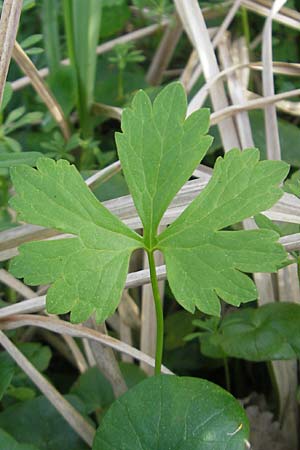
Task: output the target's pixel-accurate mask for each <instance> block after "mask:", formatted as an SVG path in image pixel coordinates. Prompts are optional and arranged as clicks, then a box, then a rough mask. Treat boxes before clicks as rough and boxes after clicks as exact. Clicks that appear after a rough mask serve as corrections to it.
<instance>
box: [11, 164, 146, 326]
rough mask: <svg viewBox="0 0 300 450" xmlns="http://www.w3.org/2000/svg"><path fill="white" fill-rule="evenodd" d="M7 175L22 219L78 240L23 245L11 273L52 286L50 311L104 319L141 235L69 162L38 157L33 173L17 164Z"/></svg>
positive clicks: (114, 304)
mask: <svg viewBox="0 0 300 450" xmlns="http://www.w3.org/2000/svg"><path fill="white" fill-rule="evenodd" d="M11 175H12V179H13V182H14V186H15V189H16V192H17V196H16V197H14V198H13V199H12V202H11V204H12V206H13V207H14V208H15V209H16V211H18V212H19V217H20V220H24V221H27V222H30V223H35V224H37V225H41V226H48V227H53V228H56V229H57V230H60V231H63V232H65V233H71V234H74V235H76V236H77V237H76V238H72V239H60V240H52V241H44V242H30V243H27V244H24V245H22V246H21V247H20V255H19V256H18V257H16V258H15V259H14V260H13V261H12V264H11V268H10V270H11V272H12V273H13V274H14V275H15V276H17V277H23V278H24V280H25V282H26V283H27V284H30V285H37V284H44V283H54V284H53V285H52V286H51V288H50V290H49V291H48V294H47V309H48V311H49V312H51V313H54V314H62V313H66V312H69V311H71V319H72V320H73V321H75V322H80V321H83V320H85V319H87V318H88V317H89V316H90V315H91V314H92V313H93V312H94V311H95V312H96V317H97V320H98V321H103V320H105V319H106V318H107V317H108V316H109V315H110V314H112V313H113V312H114V310H115V309H116V307H117V305H118V302H119V299H120V297H121V292H122V289H123V286H124V283H125V279H126V275H127V271H128V263H129V257H130V255H131V253H132V251H133V250H135V249H136V248H139V247H141V246H142V244H141V239H140V237H139V236H138V235H137V234H136V233H135V232H133V231H131V230H130V229H129V228H127V227H126V226H125V225H124V224H123V223H122V222H121V221H120V220H119V219H118V218H117V217H115V216H114V215H112V214H111V213H110V212H109V211H108V210H107V209H106V208H105V207H104V206H102V205H101V203H99V202H98V200H97V199H96V198H95V197H94V195H93V194H92V192H91V191H90V190H89V188H88V187H87V186H86V184H85V183H84V181H83V179H82V178H81V176H80V174H79V173H78V172H77V171H76V169H75V167H74V166H71V165H70V164H69V163H68V162H67V161H64V160H60V161H58V162H54V161H52V160H50V159H47V158H40V159H39V160H38V161H37V170H35V169H32V168H29V167H27V166H19V167H16V168H13V169H12V171H11ZM29 260H30V264H29V263H28V261H29ZM79 269H80V270H79Z"/></svg>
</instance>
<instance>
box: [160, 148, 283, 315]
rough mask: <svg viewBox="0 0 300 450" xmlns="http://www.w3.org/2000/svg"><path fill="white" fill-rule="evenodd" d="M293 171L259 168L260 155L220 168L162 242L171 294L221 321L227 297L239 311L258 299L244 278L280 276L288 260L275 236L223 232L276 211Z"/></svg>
mask: <svg viewBox="0 0 300 450" xmlns="http://www.w3.org/2000/svg"><path fill="white" fill-rule="evenodd" d="M287 171H288V165H287V164H286V163H284V162H281V161H261V162H259V152H258V150H256V149H247V150H244V151H243V152H241V151H239V150H238V149H233V150H231V151H230V152H228V153H227V154H226V155H225V157H224V158H219V159H218V160H217V162H216V165H215V169H214V173H213V176H212V178H211V180H210V182H209V183H208V186H207V187H206V189H205V190H204V192H203V193H201V194H200V195H199V196H198V197H197V198H196V199H195V200H194V201H193V202H192V203H191V204H190V205H189V206H188V208H186V209H185V211H184V212H183V213H182V214H181V216H180V217H179V218H178V219H177V220H176V221H175V222H174V223H173V224H172V225H171V226H170V227H169V228H167V229H166V230H165V231H164V232H163V233H162V234H161V235H160V236H159V238H158V244H157V248H158V249H159V250H161V251H162V252H163V253H164V255H165V258H166V266H167V273H168V280H169V283H170V286H171V289H172V291H173V293H174V295H175V297H176V299H177V300H178V301H179V303H181V304H182V306H183V307H184V308H185V309H187V310H188V311H191V312H193V311H194V309H195V307H197V308H199V309H200V310H201V311H203V312H205V313H207V314H211V315H219V313H220V302H219V300H218V297H221V298H222V299H223V300H225V301H226V302H228V303H230V304H233V305H239V304H240V303H242V302H248V301H251V300H255V299H256V298H257V291H256V287H255V285H254V283H253V282H252V280H251V279H250V278H249V277H248V276H247V275H245V274H243V273H242V272H275V271H276V270H277V269H278V268H279V267H280V266H281V265H282V264H283V262H284V261H285V259H286V254H285V251H284V250H283V248H282V246H281V245H279V244H277V243H276V241H277V240H278V234H277V233H275V232H273V231H270V230H250V231H219V230H221V229H222V228H225V227H228V226H229V225H233V224H235V223H236V222H239V221H241V220H243V219H246V218H247V217H250V216H252V215H255V214H258V213H259V212H260V211H264V210H265V209H268V208H270V207H271V206H272V205H273V204H274V203H275V202H276V200H278V199H279V198H280V197H281V195H282V191H281V189H280V188H279V187H278V185H279V183H280V181H281V180H282V179H283V178H284V177H285V176H286V174H287Z"/></svg>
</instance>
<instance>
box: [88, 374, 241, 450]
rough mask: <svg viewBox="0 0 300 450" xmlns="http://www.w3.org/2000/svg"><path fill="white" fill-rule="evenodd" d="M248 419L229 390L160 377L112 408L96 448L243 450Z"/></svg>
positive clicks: (96, 442) (190, 381) (150, 379)
mask: <svg viewBox="0 0 300 450" xmlns="http://www.w3.org/2000/svg"><path fill="white" fill-rule="evenodd" d="M247 437H248V421H247V418H246V415H245V413H244V411H243V409H242V407H241V406H240V405H239V404H238V402H237V401H236V400H235V399H234V398H233V397H232V396H231V395H230V394H229V393H228V392H226V391H224V390H223V389H222V388H220V387H219V386H216V385H214V384H213V383H210V382H208V381H205V380H201V379H196V378H188V377H183V378H179V377H175V376H158V377H152V378H149V379H147V380H145V381H143V382H142V383H140V384H138V385H137V386H136V387H135V388H133V389H131V390H130V391H128V392H127V393H126V394H125V395H123V396H122V397H121V398H120V399H119V400H117V401H116V402H115V403H114V404H113V405H112V406H111V407H110V409H109V410H108V412H107V414H106V415H105V417H104V419H103V421H102V424H101V426H100V428H99V429H98V431H97V433H96V437H95V440H94V445H93V450H143V449H144V450H146V449H147V450H167V449H168V450H225V449H227V450H229V449H230V450H244V449H245V440H246V439H247Z"/></svg>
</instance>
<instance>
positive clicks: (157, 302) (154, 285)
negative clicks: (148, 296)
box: [147, 251, 164, 375]
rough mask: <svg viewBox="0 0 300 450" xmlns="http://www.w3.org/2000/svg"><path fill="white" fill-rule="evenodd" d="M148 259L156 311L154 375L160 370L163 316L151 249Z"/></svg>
mask: <svg viewBox="0 0 300 450" xmlns="http://www.w3.org/2000/svg"><path fill="white" fill-rule="evenodd" d="M147 253H148V261H149V268H150V278H151V285H152V292H153V298H154V304H155V313H156V353H155V372H154V373H155V375H159V374H160V372H161V364H162V354H163V342H164V316H163V309H162V303H161V298H160V294H159V289H158V281H157V276H156V268H155V261H154V256H153V251H148V252H147Z"/></svg>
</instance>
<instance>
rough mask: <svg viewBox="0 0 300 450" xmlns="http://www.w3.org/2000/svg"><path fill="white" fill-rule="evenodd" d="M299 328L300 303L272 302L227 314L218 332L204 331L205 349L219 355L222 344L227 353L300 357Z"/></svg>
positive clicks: (254, 357)
mask: <svg viewBox="0 0 300 450" xmlns="http://www.w3.org/2000/svg"><path fill="white" fill-rule="evenodd" d="M299 329H300V305H296V304H295V303H287V302H284V303H269V304H267V305H264V306H261V307H260V308H258V309H254V308H247V309H243V310H240V311H236V312H234V313H231V314H229V315H228V316H226V317H225V318H224V319H223V320H222V322H221V324H220V326H219V329H218V330H217V331H216V332H214V333H212V334H209V333H207V334H202V336H201V338H200V342H201V351H202V353H203V354H205V355H206V356H211V357H215V356H216V353H215V349H216V348H218V349H219V351H220V352H221V353H222V352H223V353H224V355H226V356H231V357H235V358H242V359H246V360H249V361H269V360H277V359H279V360H280V359H294V358H299V357H300V333H299ZM212 350H213V351H212Z"/></svg>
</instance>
